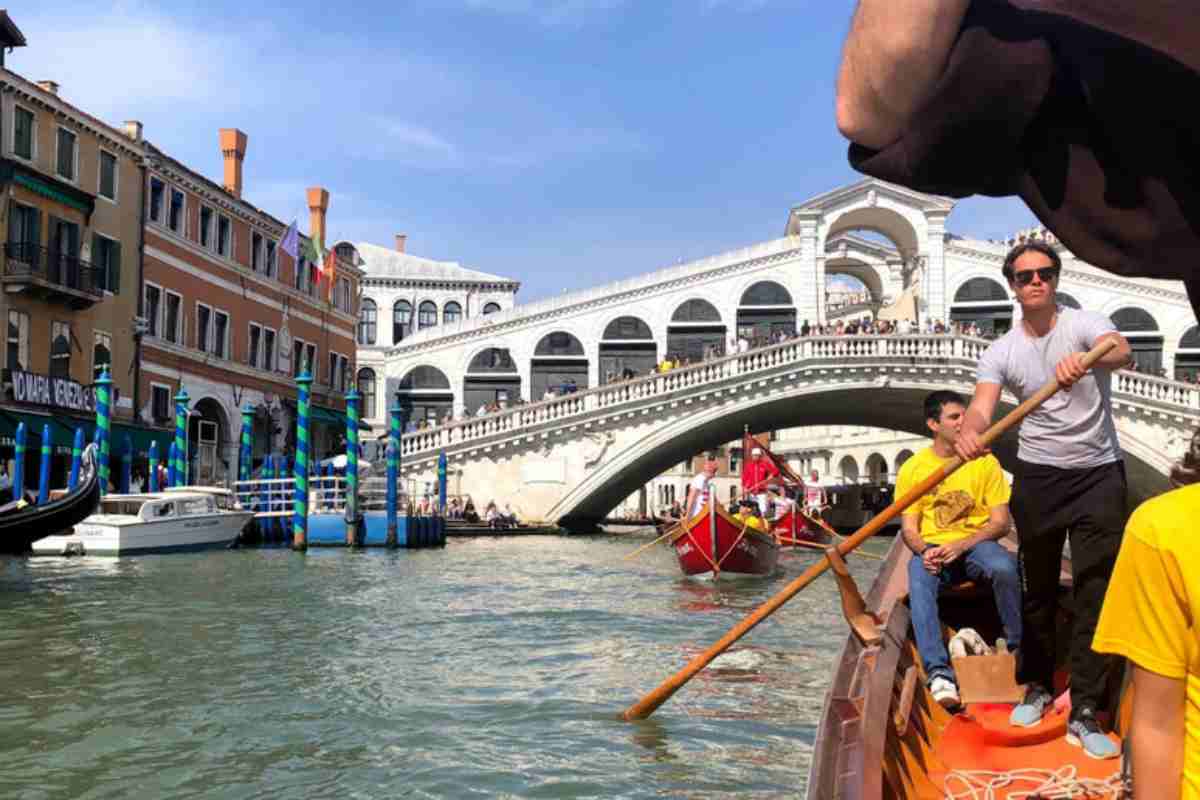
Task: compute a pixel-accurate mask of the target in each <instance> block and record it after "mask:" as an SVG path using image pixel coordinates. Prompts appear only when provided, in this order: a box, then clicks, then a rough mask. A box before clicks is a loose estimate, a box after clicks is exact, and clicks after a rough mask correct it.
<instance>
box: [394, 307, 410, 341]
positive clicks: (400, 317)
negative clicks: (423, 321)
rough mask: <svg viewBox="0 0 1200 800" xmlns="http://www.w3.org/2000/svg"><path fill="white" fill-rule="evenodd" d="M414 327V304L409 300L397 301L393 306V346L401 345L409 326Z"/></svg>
mask: <svg viewBox="0 0 1200 800" xmlns="http://www.w3.org/2000/svg"><path fill="white" fill-rule="evenodd" d="M410 325H412V303H410V302H408V301H407V300H397V301H396V305H394V306H392V344H400V340H401V339H403V338H404V334H405V333H407V332H408V326H410Z"/></svg>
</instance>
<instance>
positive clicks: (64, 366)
mask: <svg viewBox="0 0 1200 800" xmlns="http://www.w3.org/2000/svg"><path fill="white" fill-rule="evenodd" d="M50 377H52V378H68V379H69V378H70V377H71V325H70V323H67V322H57V321H55V322H51V323H50Z"/></svg>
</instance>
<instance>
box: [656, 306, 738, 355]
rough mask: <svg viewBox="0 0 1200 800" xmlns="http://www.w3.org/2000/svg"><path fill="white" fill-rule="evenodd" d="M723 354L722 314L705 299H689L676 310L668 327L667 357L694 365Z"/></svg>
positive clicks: (723, 327) (723, 332) (723, 329)
mask: <svg viewBox="0 0 1200 800" xmlns="http://www.w3.org/2000/svg"><path fill="white" fill-rule="evenodd" d="M724 354H725V326H724V325H723V324H722V323H721V313H720V312H719V311H717V308H716V306H714V305H713V304H712V303H710V302H708V301H707V300H699V299H694V300H688V301H686V302H684V303H682V304H681V305H680V306H679V307H678V308H676V309H675V313H674V314H672V315H671V324H670V325H669V326H668V327H667V352H666V353H665V355H666V356H667V357H668V358H678V359H681V360H686V361H687V362H688V363H690V364H697V363H699V362H701V361H704V360H705V359H708V358H712V357H714V356H721V355H724Z"/></svg>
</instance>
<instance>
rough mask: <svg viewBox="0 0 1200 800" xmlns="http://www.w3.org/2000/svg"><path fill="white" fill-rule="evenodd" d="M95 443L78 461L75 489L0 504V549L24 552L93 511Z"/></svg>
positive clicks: (97, 495)
mask: <svg viewBox="0 0 1200 800" xmlns="http://www.w3.org/2000/svg"><path fill="white" fill-rule="evenodd" d="M98 473H99V470H98V469H97V464H96V445H95V444H89V445H88V446H87V449H85V450H84V451H83V455H82V456H81V458H80V463H79V482H78V483H77V484H75V488H74V490H72V491H70V492H68V493H67V494H65V495H63V496H62V497H60V498H58V499H56V500H51V501H50V502H48V503H45V504H43V505H34V504H32V503H30V502H29V501H28V497H29V495H28V493H27V494H26V499H24V500H21V499H18V500H14V501H12V502H11V503H5V504H4V505H2V506H0V552H3V553H26V552H28V551H29V548H30V545H32V544H33V543H34V542H36V541H37V540H38V539H43V538H45V537H47V536H53V535H54V534H57V533H63V532H64V531H68V530H70V529H71V528H72V527H74V526H75V524H76V523H78V522H82V521H83V520H84V519H86V518H87V517H89V516H91V515H92V514H94V513H95V511H96V508H97V507H98V506H99V505H100V477H99V474H98Z"/></svg>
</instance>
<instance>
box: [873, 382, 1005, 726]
mask: <svg viewBox="0 0 1200 800" xmlns="http://www.w3.org/2000/svg"><path fill="white" fill-rule="evenodd" d="M966 410H967V409H966V401H965V400H964V399H963V398H962V396H961V395H959V394H958V393H957V392H950V391H938V392H933V393H932V394H930V395H929V396H928V397H926V398H925V425H926V426H927V427H928V428H929V430H930V432H931V433H933V444H932V445H930V446H929V447H926V448H925V449H924V450H921V451H920V452H918V453H917V454H916V455H914V456H913V457H912V458H910V459H908V460H907V461H905V462H904V466H902V467H901V468H900V475H899V476H898V477H897V479H896V493H897V494H899V495H904V494H906V493H907V492H908V491H909V490H910V489H912V487H914V486H916V485H917V484H919V483H920V482H921V481H923V480H925V479H926V478H927V477H929V476H930V475H931V474H932V473H933V472H935V471H937V470H940V469H941V468H942V466H943V465H944V464H945V463H946V462H947V461H949V460H950V459H951V458H953V457H954V443H955V441H956V440H957V439H958V436H959V434H960V431H961V430H962V428H963V419H964V416H965V414H966ZM1009 496H1010V489H1009V487H1008V482H1007V481H1006V480H1005V479H1004V471H1003V470H1001V469H1000V462H999V461H997V460H996V457H995V456H993V455H991V454H988V455H985V456H984V457H982V458H978V459H975V460H974V461H969V462H967V463H966V464H965V465H963V467H961V468H960V469H959V470H957V471H956V472H954V473H952V474H951V475H950V477H948V478H946V480H944V481H942V482H941V483H939V484H938V485H937V488H936V489H935V490H934V491H933V492H931V493H928V494H925V495H924V496H923V497H922V498H921V499H920V500H918V501H917V502H915V503H913V504H912V505H911V506H909V507H908V508H907V509H905V511H904V515H903V516H902V517H901V526H900V532H901V534H902V535H903V537H904V543H905V544H906V545H908V549H910V550H912V552H913V557H912V559H911V560H910V561H909V562H908V592H909V605H910V606H911V608H912V625H913V634H914V636H915V637H916V640H917V650H918V652H920V654H921V662H922V664H923V665H924V667H925V675H926V676H927V679H928V681H929V692H930V694H932V695H933V699H934V700H936V701H938V702H939V703H941V704H942V705H943V706H945V707H946V708H956V707H957V706H958V705H959V696H958V682H957V681H956V680H955V677H954V669H953V668H952V667H951V666H950V655H949V653H948V652H947V651H946V644H945V641H944V639H943V635H942V622H941V619H940V618H939V617H938V592H939V590H941V589H942V588H943V587H947V586H951V585H953V584H955V583H959V582H962V581H964V580H967V579H971V580H979V579H981V578H986V579H987V580H988V582H990V583H991V585H992V593H993V595H994V597H995V599H996V610H997V611H998V612H999V614H1000V621H1001V623H1002V624H1003V625H1004V635H1005V636H1006V637H1007V639H1008V641H1010V642H1019V641H1020V640H1021V583H1020V580H1019V579H1018V575H1017V560H1016V559H1015V558H1014V557H1013V556H1012V555H1011V554H1010V553H1009V552H1008V551H1007V550H1005V549H1004V548H1003V547H1001V546H1000V544H999V542H997V541H996V540H997V539H1000V538H1001V537H1003V536H1004V534H1005V533H1007V532H1008V529H1009V525H1010V518H1009V514H1008V500H1009Z"/></svg>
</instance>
